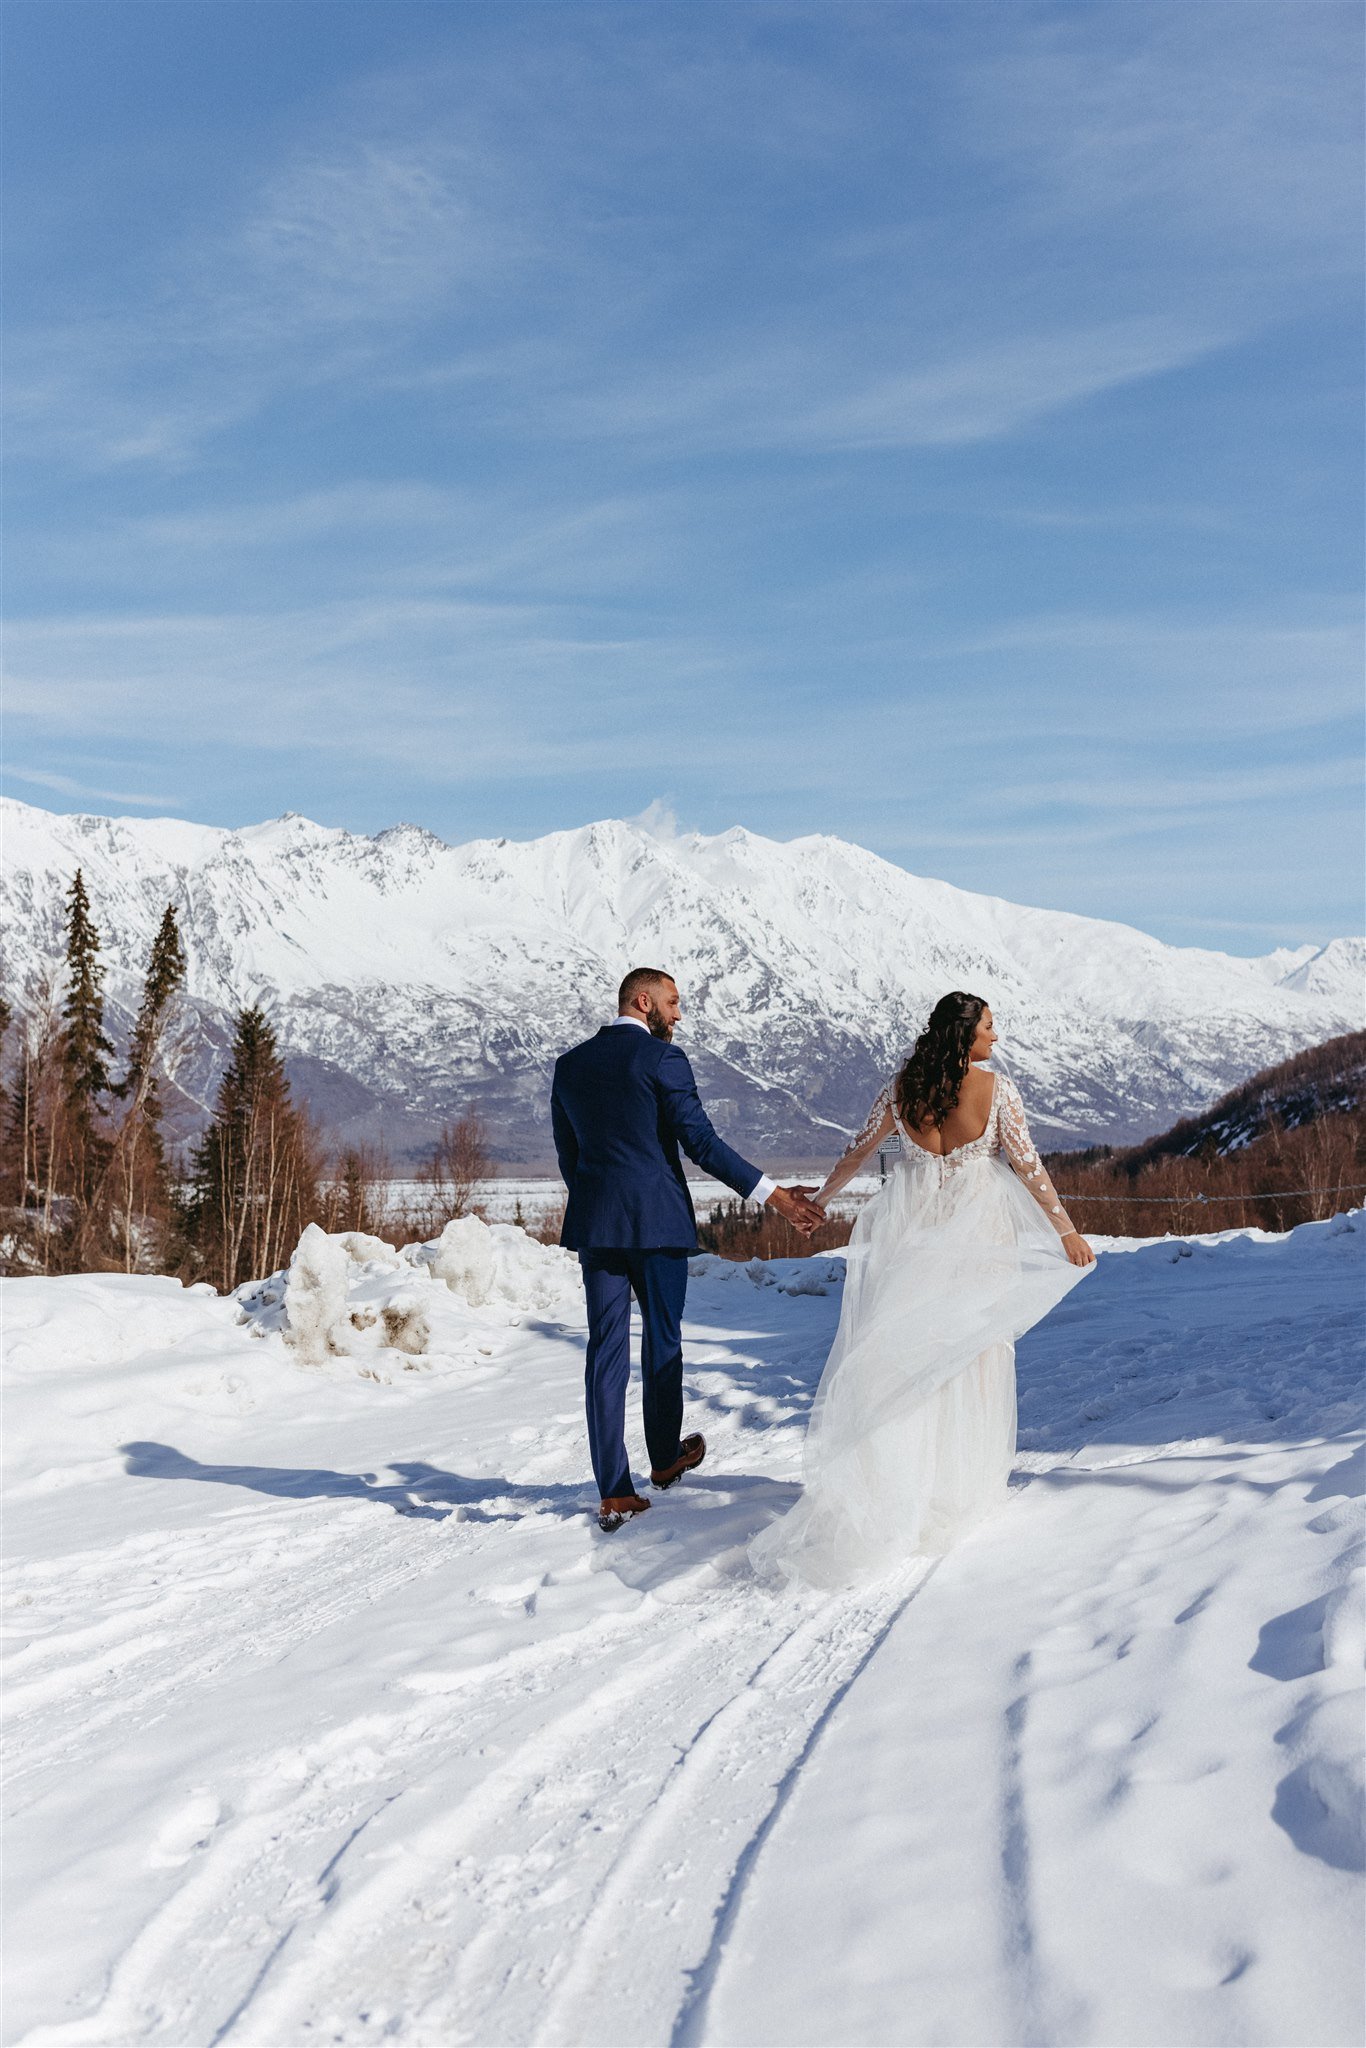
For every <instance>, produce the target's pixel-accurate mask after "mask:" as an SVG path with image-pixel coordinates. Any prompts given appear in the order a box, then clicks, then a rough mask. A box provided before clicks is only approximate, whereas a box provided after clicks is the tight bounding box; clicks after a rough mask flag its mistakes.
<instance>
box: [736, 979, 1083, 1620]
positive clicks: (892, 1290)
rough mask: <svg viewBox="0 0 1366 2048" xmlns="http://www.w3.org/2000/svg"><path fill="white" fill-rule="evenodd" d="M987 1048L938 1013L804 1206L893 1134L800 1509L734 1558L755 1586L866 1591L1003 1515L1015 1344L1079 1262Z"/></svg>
mask: <svg viewBox="0 0 1366 2048" xmlns="http://www.w3.org/2000/svg"><path fill="white" fill-rule="evenodd" d="M995 1043H996V1031H995V1028H994V1026H993V1023H992V1016H991V1011H990V1009H989V1008H988V1007H987V1004H986V1003H985V1002H984V1001H983V999H982V997H980V996H971V995H964V994H963V993H962V992H961V991H955V992H954V993H953V994H952V995H947V996H944V997H943V998H942V999H941V1000H940V1001H939V1002H938V1003H936V1005H935V1007H934V1011H933V1013H932V1014H931V1017H930V1021H929V1023H928V1024H927V1025H926V1027H925V1029H924V1030H923V1031H922V1032H921V1034H920V1037H919V1038H918V1039H917V1040H916V1044H915V1049H914V1051H913V1052H912V1053H911V1056H910V1058H909V1059H908V1060H907V1061H906V1064H905V1066H904V1067H902V1069H901V1071H900V1073H899V1074H897V1075H896V1076H895V1077H894V1078H893V1079H892V1080H891V1081H889V1082H888V1083H887V1085H886V1087H885V1088H883V1090H882V1092H881V1093H880V1094H879V1096H878V1098H877V1100H876V1102H874V1104H873V1106H872V1109H871V1110H870V1111H869V1113H868V1119H867V1121H866V1123H865V1124H864V1126H863V1129H862V1130H861V1131H860V1132H859V1134H858V1136H857V1137H856V1138H855V1140H854V1142H853V1144H852V1145H851V1146H850V1147H849V1149H848V1151H847V1152H846V1153H845V1154H844V1156H843V1158H841V1159H840V1160H839V1162H838V1163H837V1165H835V1166H834V1167H833V1168H832V1169H831V1171H830V1173H829V1174H828V1175H827V1176H826V1179H825V1184H824V1186H823V1187H821V1188H820V1189H819V1190H818V1191H817V1193H816V1195H815V1200H816V1202H817V1203H818V1205H820V1206H821V1207H822V1208H823V1207H824V1206H825V1205H826V1203H827V1202H829V1200H830V1198H831V1196H832V1195H834V1194H836V1193H837V1192H838V1190H839V1189H840V1188H842V1187H843V1186H844V1184H845V1182H846V1181H847V1180H849V1179H850V1178H851V1177H852V1176H853V1174H854V1173H855V1172H857V1170H858V1168H859V1167H860V1166H861V1165H862V1163H863V1161H864V1160H865V1159H867V1157H868V1155H869V1154H870V1153H871V1152H873V1151H874V1150H875V1148H877V1147H878V1146H880V1145H884V1144H886V1143H887V1142H888V1141H889V1140H890V1139H892V1138H893V1137H894V1136H899V1137H900V1140H901V1151H900V1157H899V1158H898V1160H897V1162H896V1164H895V1166H894V1167H893V1169H892V1171H891V1173H890V1175H889V1176H888V1179H887V1181H886V1184H885V1185H884V1187H883V1188H882V1190H881V1192H880V1193H879V1194H878V1195H876V1196H875V1197H874V1199H873V1200H872V1201H871V1202H869V1203H868V1205H867V1207H866V1208H865V1209H864V1210H863V1212H862V1214H861V1215H860V1216H859V1219H858V1221H857V1223H856V1224H855V1226H854V1234H853V1237H852V1239H851V1241H850V1244H849V1250H848V1265H847V1269H846V1278H845V1286H844V1302H843V1307H842V1310H841V1313H840V1324H839V1330H838V1332H837V1334H836V1337H835V1342H834V1344H833V1346H832V1348H831V1351H830V1356H829V1358H828V1360H827V1361H826V1366H825V1371H824V1373H823V1374H822V1376H821V1383H820V1386H819V1388H818V1389H817V1392H816V1400H815V1405H814V1407H813V1409H812V1413H811V1421H810V1425H809V1428H808V1430H807V1437H806V1453H805V1480H806V1484H805V1488H804V1491H803V1494H802V1497H801V1499H800V1500H799V1501H798V1502H797V1505H796V1506H795V1507H794V1508H793V1509H792V1511H791V1513H790V1514H788V1515H787V1516H785V1517H784V1518H783V1519H782V1520H781V1521H777V1522H774V1523H773V1524H771V1525H770V1527H769V1528H767V1529H765V1530H763V1531H762V1532H761V1533H760V1535H759V1536H758V1537H756V1538H755V1540H754V1543H753V1544H752V1545H751V1548H750V1555H751V1557H752V1559H753V1562H754V1565H755V1568H756V1569H757V1570H759V1571H761V1572H763V1573H765V1574H772V1573H774V1572H778V1573H781V1574H783V1575H785V1576H787V1577H792V1578H802V1579H806V1580H809V1581H811V1582H813V1583H815V1584H817V1585H825V1586H838V1585H847V1584H850V1583H852V1582H854V1581H856V1580H859V1579H863V1578H868V1577H873V1576H875V1575H877V1574H878V1573H880V1572H884V1571H888V1570H890V1569H891V1568H892V1567H893V1566H895V1565H896V1564H898V1563H900V1562H901V1561H902V1560H903V1559H905V1558H907V1557H909V1556H912V1555H914V1554H917V1553H918V1554H921V1555H929V1556H937V1555H938V1554H940V1553H941V1552H943V1551H945V1550H947V1549H948V1548H949V1546H950V1545H951V1544H952V1543H953V1542H955V1541H956V1539H957V1538H958V1537H959V1536H961V1535H962V1534H963V1533H964V1531H966V1530H967V1529H969V1528H971V1527H972V1526H973V1524H974V1523H976V1522H978V1521H980V1520H981V1519H982V1518H983V1517H984V1516H986V1515H988V1514H990V1513H991V1512H992V1510H993V1509H994V1508H995V1507H996V1506H998V1505H999V1503H1000V1502H1001V1501H1002V1500H1003V1499H1004V1498H1005V1490H1006V1482H1007V1480H1008V1478H1009V1476H1010V1468H1011V1463H1012V1461H1013V1459H1014V1455H1015V1339H1016V1338H1017V1337H1019V1336H1021V1335H1022V1334H1023V1333H1024V1331H1026V1330H1027V1329H1029V1328H1030V1327H1031V1325H1032V1324H1034V1323H1037V1322H1038V1320H1039V1318H1040V1317H1041V1316H1044V1315H1046V1314H1047V1313H1048V1311H1049V1309H1051V1308H1052V1307H1054V1306H1055V1304H1056V1303H1057V1302H1059V1301H1061V1300H1062V1298H1063V1296H1064V1295H1065V1294H1066V1293H1067V1292H1068V1291H1069V1289H1070V1288H1072V1287H1073V1286H1075V1285H1076V1283H1077V1281H1078V1280H1080V1279H1081V1278H1082V1275H1083V1273H1084V1272H1085V1270H1086V1269H1087V1267H1089V1266H1092V1265H1094V1264H1095V1253H1094V1252H1093V1251H1092V1250H1091V1247H1090V1246H1089V1245H1088V1244H1087V1242H1086V1240H1085V1238H1083V1237H1082V1236H1080V1234H1079V1233H1078V1231H1077V1230H1076V1229H1075V1227H1074V1225H1073V1223H1072V1220H1071V1218H1070V1217H1069V1216H1068V1215H1067V1212H1066V1211H1065V1210H1064V1208H1063V1206H1062V1204H1061V1202H1060V1201H1059V1200H1058V1197H1057V1194H1056V1193H1055V1191H1054V1189H1053V1185H1052V1183H1051V1181H1050V1180H1049V1178H1048V1175H1047V1174H1046V1173H1045V1172H1044V1169H1043V1162H1042V1161H1041V1159H1040V1158H1039V1155H1038V1153H1037V1151H1036V1150H1035V1149H1034V1144H1033V1141H1032V1139H1031V1138H1030V1135H1029V1127H1028V1125H1027V1124H1026V1122H1025V1114H1024V1105H1023V1104H1022V1102H1021V1101H1020V1096H1019V1091H1018V1089H1017V1088H1016V1087H1015V1084H1014V1083H1013V1082H1012V1081H1010V1080H1008V1079H1007V1078H1006V1076H1005V1075H1004V1074H995V1073H992V1072H990V1071H989V1070H988V1069H987V1066H986V1062H987V1060H988V1059H989V1058H990V1057H991V1051H992V1047H993V1046H994V1045H995Z"/></svg>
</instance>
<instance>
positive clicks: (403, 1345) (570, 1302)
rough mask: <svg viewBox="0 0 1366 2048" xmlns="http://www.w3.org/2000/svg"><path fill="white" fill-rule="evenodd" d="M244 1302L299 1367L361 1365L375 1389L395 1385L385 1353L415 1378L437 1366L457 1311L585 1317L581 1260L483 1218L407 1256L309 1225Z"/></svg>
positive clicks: (497, 1319)
mask: <svg viewBox="0 0 1366 2048" xmlns="http://www.w3.org/2000/svg"><path fill="white" fill-rule="evenodd" d="M235 1299H236V1302H237V1306H238V1311H239V1314H240V1316H241V1319H242V1321H243V1322H244V1323H246V1324H248V1325H249V1326H250V1327H251V1329H252V1331H253V1334H255V1335H258V1336H266V1335H279V1336H281V1337H283V1339H284V1341H285V1344H286V1345H287V1346H288V1348H289V1351H290V1353H291V1354H292V1356H293V1357H294V1358H295V1359H296V1360H297V1361H298V1362H299V1363H300V1364H301V1365H307V1366H313V1367H318V1366H324V1365H326V1364H327V1363H328V1362H329V1361H331V1360H336V1359H348V1360H353V1361H360V1364H361V1370H362V1371H364V1372H365V1373H366V1375H367V1376H368V1377H371V1378H374V1377H380V1378H384V1377H387V1376H388V1369H389V1368H388V1366H387V1365H386V1364H385V1362H384V1358H383V1354H385V1353H394V1352H397V1353H401V1354H403V1358H404V1361H405V1363H406V1367H407V1369H408V1370H412V1369H414V1364H415V1362H417V1361H421V1362H422V1363H424V1364H427V1363H430V1362H431V1360H432V1358H433V1356H435V1355H438V1354H440V1353H441V1352H442V1350H443V1348H444V1339H443V1332H445V1331H446V1330H447V1327H448V1324H449V1320H450V1310H451V1309H453V1308H454V1306H455V1304H457V1303H458V1304H459V1305H460V1306H461V1307H462V1308H464V1309H468V1310H473V1311H475V1312H476V1313H477V1315H478V1316H479V1318H480V1319H481V1320H483V1321H486V1322H489V1323H491V1324H493V1325H495V1326H497V1325H501V1324H504V1323H508V1322H514V1323H515V1322H518V1321H520V1320H521V1319H522V1318H524V1317H527V1316H548V1317H551V1318H559V1319H563V1318H565V1317H569V1318H571V1319H576V1318H577V1317H578V1316H579V1315H580V1314H581V1312H582V1286H581V1281H580V1276H579V1266H578V1261H577V1259H576V1258H575V1257H574V1255H573V1253H572V1252H567V1251H564V1250H562V1249H561V1248H560V1246H558V1245H546V1244H540V1243H538V1242H537V1240H536V1239H535V1238H532V1237H529V1236H528V1235H527V1233H526V1232H525V1231H524V1230H521V1229H519V1228H518V1227H517V1226H516V1225H515V1224H510V1223H494V1224H488V1223H485V1222H484V1221H483V1220H482V1219H481V1218H480V1217H478V1216H459V1217H455V1218H453V1219H452V1220H451V1221H450V1222H449V1223H448V1224H447V1225H446V1227H445V1228H444V1230H443V1231H442V1232H441V1235H440V1236H439V1237H437V1238H432V1239H429V1240H428V1241H427V1242H425V1243H422V1244H410V1245H404V1246H402V1247H401V1248H400V1247H397V1246H394V1245H392V1244H388V1243H387V1242H386V1241H385V1240H384V1239H383V1238H379V1237H370V1236H367V1235H365V1234H364V1233H363V1232H360V1231H354V1230H350V1231H334V1232H331V1233H329V1232H328V1231H325V1230H322V1229H320V1228H319V1226H318V1225H317V1224H316V1223H310V1224H309V1225H308V1227H307V1229H306V1230H305V1231H304V1233H303V1235H302V1237H301V1238H300V1239H299V1242H298V1245H297V1247H296V1248H295V1252H294V1256H293V1258H292V1259H291V1260H290V1262H289V1265H288V1266H287V1267H286V1268H284V1269H283V1271H281V1272H279V1273H272V1274H271V1275H269V1276H268V1278H266V1279H265V1280H256V1281H249V1282H247V1283H246V1284H245V1285H244V1286H242V1287H239V1288H238V1289H237V1293H236V1297H235Z"/></svg>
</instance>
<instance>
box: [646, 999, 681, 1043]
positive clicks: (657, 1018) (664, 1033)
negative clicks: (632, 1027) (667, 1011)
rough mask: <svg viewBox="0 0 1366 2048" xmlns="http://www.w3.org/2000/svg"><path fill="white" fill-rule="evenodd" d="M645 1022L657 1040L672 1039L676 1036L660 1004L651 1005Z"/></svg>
mask: <svg viewBox="0 0 1366 2048" xmlns="http://www.w3.org/2000/svg"><path fill="white" fill-rule="evenodd" d="M645 1022H646V1024H647V1026H648V1027H649V1029H650V1031H651V1032H652V1033H653V1035H654V1036H655V1037H656V1038H672V1037H673V1035H674V1028H673V1025H672V1024H671V1023H670V1022H669V1020H668V1018H667V1017H666V1016H665V1015H664V1012H663V1011H662V1010H661V1009H660V1007H659V1005H658V1003H651V1005H650V1008H649V1011H648V1012H647V1014H646V1018H645Z"/></svg>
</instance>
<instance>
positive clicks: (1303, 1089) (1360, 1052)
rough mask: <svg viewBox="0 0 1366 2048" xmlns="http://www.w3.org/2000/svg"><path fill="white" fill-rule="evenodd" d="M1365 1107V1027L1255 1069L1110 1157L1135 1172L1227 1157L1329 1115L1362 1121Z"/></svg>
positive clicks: (1116, 1164)
mask: <svg viewBox="0 0 1366 2048" xmlns="http://www.w3.org/2000/svg"><path fill="white" fill-rule="evenodd" d="M1363 1110H1366V1031H1348V1032H1345V1033H1344V1034H1343V1035H1342V1037H1341V1038H1330V1039H1328V1040H1327V1041H1326V1042H1325V1043H1324V1044H1323V1045H1316V1046H1312V1047H1311V1048H1310V1049H1309V1051H1307V1052H1300V1053H1295V1054H1294V1055H1293V1056H1292V1057H1291V1058H1290V1059H1288V1060H1281V1061H1280V1062H1278V1064H1277V1065H1276V1066H1274V1067H1267V1068H1265V1069H1264V1070H1263V1071H1262V1072H1261V1073H1260V1074H1253V1075H1252V1077H1251V1078H1250V1079H1249V1080H1247V1081H1243V1082H1241V1083H1240V1085H1239V1086H1238V1087H1237V1088H1232V1089H1230V1090H1229V1092H1228V1094H1227V1095H1221V1096H1220V1098H1219V1100H1218V1101H1217V1102H1214V1103H1211V1104H1210V1107H1209V1108H1208V1109H1206V1110H1202V1111H1201V1112H1200V1114H1199V1115H1198V1116H1191V1117H1182V1119H1181V1121H1180V1122H1179V1123H1177V1124H1175V1125H1173V1127H1172V1129H1171V1130H1169V1131H1164V1132H1162V1134H1161V1135H1160V1136H1159V1137H1155V1138H1149V1139H1148V1140H1147V1142H1146V1143H1145V1144H1142V1145H1133V1146H1129V1147H1126V1148H1124V1149H1122V1150H1119V1151H1115V1152H1112V1153H1110V1154H1109V1155H1108V1156H1109V1159H1110V1163H1111V1164H1112V1165H1113V1166H1114V1167H1116V1168H1122V1169H1123V1170H1124V1171H1125V1172H1127V1173H1130V1174H1137V1173H1140V1172H1142V1171H1143V1170H1144V1169H1145V1168H1146V1167H1149V1166H1152V1165H1155V1164H1156V1163H1157V1162H1158V1161H1159V1160H1163V1159H1225V1158H1228V1157H1230V1156H1231V1155H1233V1154H1235V1153H1239V1152H1243V1151H1245V1150H1246V1149H1247V1147H1248V1146H1249V1145H1255V1144H1256V1143H1257V1141H1258V1139H1260V1138H1264V1137H1266V1136H1267V1135H1268V1133H1270V1132H1272V1131H1273V1130H1282V1131H1298V1130H1303V1129H1304V1127H1305V1126H1306V1125H1308V1124H1312V1123H1317V1122H1318V1121H1319V1120H1320V1119H1322V1118H1324V1117H1347V1116H1351V1117H1356V1118H1357V1119H1358V1120H1359V1119H1360V1117H1361V1115H1362V1112H1363Z"/></svg>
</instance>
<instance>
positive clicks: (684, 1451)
mask: <svg viewBox="0 0 1366 2048" xmlns="http://www.w3.org/2000/svg"><path fill="white" fill-rule="evenodd" d="M706 1455H707V1439H706V1438H705V1437H704V1436H700V1435H695V1436H685V1437H684V1439H683V1441H682V1443H681V1444H680V1445H679V1446H678V1456H677V1457H676V1458H675V1459H674V1461H673V1463H672V1465H666V1466H665V1467H664V1470H663V1471H662V1472H656V1471H655V1469H654V1467H653V1466H651V1468H650V1484H651V1486H657V1487H658V1488H659V1490H660V1492H661V1493H662V1492H663V1490H664V1488H665V1487H666V1486H672V1485H673V1483H674V1481H675V1479H681V1478H682V1477H683V1474H684V1473H685V1472H691V1471H692V1470H693V1469H694V1467H695V1466H698V1465H700V1464H701V1463H702V1460H703V1459H704V1458H705V1457H706Z"/></svg>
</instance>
